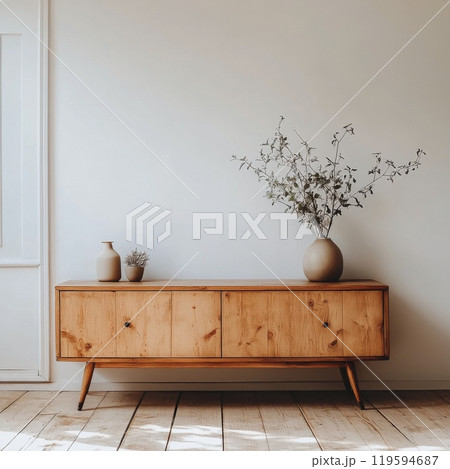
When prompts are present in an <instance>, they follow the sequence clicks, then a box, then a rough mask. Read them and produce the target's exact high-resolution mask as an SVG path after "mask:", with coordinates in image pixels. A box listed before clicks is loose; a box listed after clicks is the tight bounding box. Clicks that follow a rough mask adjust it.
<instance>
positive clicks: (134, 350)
mask: <svg viewBox="0 0 450 469" xmlns="http://www.w3.org/2000/svg"><path fill="white" fill-rule="evenodd" d="M171 309H172V294H171V293H170V292H161V293H155V292H131V291H130V292H116V330H117V331H118V334H117V356H118V357H170V356H171V343H172V311H171ZM125 323H128V324H129V325H128V327H125V326H124V325H125Z"/></svg>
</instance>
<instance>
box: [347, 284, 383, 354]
mask: <svg viewBox="0 0 450 469" xmlns="http://www.w3.org/2000/svg"><path fill="white" fill-rule="evenodd" d="M343 295H344V334H343V341H344V344H345V345H346V346H347V347H348V348H347V347H344V355H345V356H354V354H356V355H357V356H361V357H377V356H378V357H381V356H383V355H384V354H385V350H384V336H385V334H384V319H383V318H384V308H383V292H381V291H349V292H344V293H343ZM352 352H353V353H352Z"/></svg>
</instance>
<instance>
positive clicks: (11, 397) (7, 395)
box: [0, 391, 25, 412]
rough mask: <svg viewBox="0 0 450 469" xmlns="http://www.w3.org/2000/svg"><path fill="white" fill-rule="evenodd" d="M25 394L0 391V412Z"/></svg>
mask: <svg viewBox="0 0 450 469" xmlns="http://www.w3.org/2000/svg"><path fill="white" fill-rule="evenodd" d="M24 394H25V391H1V394H0V412H2V411H3V410H5V409H6V408H7V407H9V406H10V405H11V404H12V403H13V402H15V401H17V399H19V398H20V397H22V396H23V395H24Z"/></svg>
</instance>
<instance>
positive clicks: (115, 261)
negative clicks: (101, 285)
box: [97, 241, 122, 282]
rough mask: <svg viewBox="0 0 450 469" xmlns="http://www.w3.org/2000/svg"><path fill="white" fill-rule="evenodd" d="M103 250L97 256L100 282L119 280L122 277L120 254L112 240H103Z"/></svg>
mask: <svg viewBox="0 0 450 469" xmlns="http://www.w3.org/2000/svg"><path fill="white" fill-rule="evenodd" d="M102 243H103V251H102V252H101V253H100V254H99V255H98V257H97V279H98V281H99V282H118V281H119V280H120V278H121V277H122V273H121V269H120V256H119V254H118V253H117V252H116V251H114V249H113V246H112V241H103V242H102Z"/></svg>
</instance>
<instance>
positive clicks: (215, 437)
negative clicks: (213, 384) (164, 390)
mask: <svg viewBox="0 0 450 469" xmlns="http://www.w3.org/2000/svg"><path fill="white" fill-rule="evenodd" d="M167 449H168V450H169V451H180V450H181V451H222V415H221V401H220V393H212V392H208V393H206V392H185V393H183V394H182V396H181V399H180V402H179V404H178V409H177V413H176V416H175V420H174V423H173V426H172V432H171V434H170V439H169V444H168V447H167Z"/></svg>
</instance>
